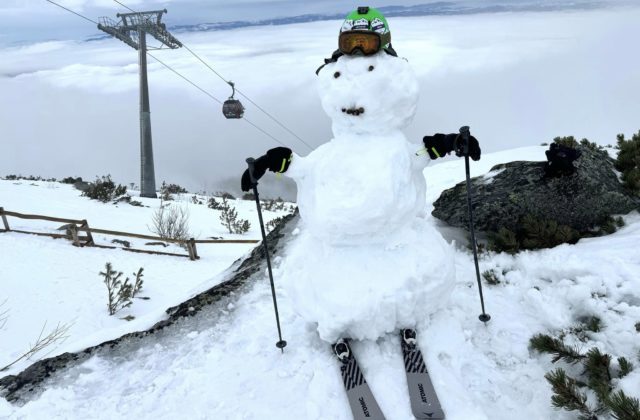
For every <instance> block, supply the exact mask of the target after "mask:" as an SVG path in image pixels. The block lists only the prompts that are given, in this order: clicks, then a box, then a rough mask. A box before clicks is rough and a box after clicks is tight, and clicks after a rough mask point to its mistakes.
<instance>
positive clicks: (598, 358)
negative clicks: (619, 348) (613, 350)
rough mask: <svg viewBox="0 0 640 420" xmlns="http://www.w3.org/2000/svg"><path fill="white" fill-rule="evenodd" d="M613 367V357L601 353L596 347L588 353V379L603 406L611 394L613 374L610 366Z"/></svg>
mask: <svg viewBox="0 0 640 420" xmlns="http://www.w3.org/2000/svg"><path fill="white" fill-rule="evenodd" d="M610 365H611V356H610V355H608V354H606V353H601V352H600V350H599V349H598V348H596V347H594V348H592V349H591V350H589V351H588V352H587V358H586V360H585V363H584V367H585V370H586V374H587V377H588V378H589V388H591V389H592V390H593V391H594V392H595V393H596V396H597V397H598V400H599V401H600V403H601V404H603V405H604V404H605V402H606V400H607V398H608V397H609V394H610V393H611V389H612V388H611V373H610V371H609V366H610Z"/></svg>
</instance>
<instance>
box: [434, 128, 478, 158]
mask: <svg viewBox="0 0 640 420" xmlns="http://www.w3.org/2000/svg"><path fill="white" fill-rule="evenodd" d="M422 142H423V143H424V146H425V147H426V148H427V152H428V153H429V157H431V159H437V158H439V157H443V156H445V155H447V154H449V153H451V152H453V151H454V150H455V152H456V156H464V144H463V142H462V141H461V139H460V138H458V134H440V133H437V134H434V135H433V136H425V137H423V138H422ZM469 157H471V159H473V160H480V144H479V143H478V140H476V138H475V137H473V136H469Z"/></svg>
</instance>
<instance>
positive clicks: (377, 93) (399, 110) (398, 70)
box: [318, 51, 418, 136]
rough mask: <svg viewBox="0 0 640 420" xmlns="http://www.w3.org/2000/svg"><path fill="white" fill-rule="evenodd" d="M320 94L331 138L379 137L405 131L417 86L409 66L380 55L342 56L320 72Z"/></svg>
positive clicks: (382, 52)
mask: <svg viewBox="0 0 640 420" xmlns="http://www.w3.org/2000/svg"><path fill="white" fill-rule="evenodd" d="M318 76H319V86H318V87H319V93H320V97H321V100H322V107H323V108H324V110H325V112H326V113H327V115H329V117H330V118H331V120H332V121H333V132H334V134H335V135H336V136H337V135H340V134H341V133H361V134H366V133H372V134H381V133H385V132H389V131H395V130H399V129H402V128H404V127H405V126H406V125H407V124H409V123H410V122H411V120H412V119H413V117H414V115H415V111H416V106H417V102H418V82H417V79H416V76H415V74H414V73H413V70H412V69H411V67H410V66H409V63H408V62H407V61H406V60H405V59H403V58H398V57H394V56H392V55H390V54H387V53H386V52H384V51H381V52H379V53H377V54H375V55H371V56H361V55H360V56H348V55H343V56H341V57H340V58H339V59H338V60H337V61H335V62H333V63H329V64H327V65H326V66H324V67H323V68H322V70H321V71H320V72H319V74H318Z"/></svg>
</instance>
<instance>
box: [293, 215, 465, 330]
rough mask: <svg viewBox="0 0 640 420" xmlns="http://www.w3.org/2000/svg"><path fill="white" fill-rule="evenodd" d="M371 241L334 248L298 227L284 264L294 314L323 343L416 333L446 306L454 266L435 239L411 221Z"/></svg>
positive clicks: (447, 248) (428, 229) (439, 239)
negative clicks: (412, 329)
mask: <svg viewBox="0 0 640 420" xmlns="http://www.w3.org/2000/svg"><path fill="white" fill-rule="evenodd" d="M374 238H375V234H372V239H371V240H370V241H363V243H362V244H359V245H353V244H350V245H348V246H347V245H345V246H341V245H340V244H331V243H327V242H322V241H320V240H318V239H316V238H315V237H313V236H312V235H311V234H309V233H307V232H306V231H305V230H304V228H303V229H302V230H301V232H300V234H299V235H298V237H297V238H296V239H295V240H294V241H293V242H292V244H291V247H290V251H289V252H288V254H287V256H286V258H285V260H284V261H283V266H282V268H283V270H282V281H283V284H284V286H285V288H286V291H287V294H288V296H289V298H290V299H291V301H292V304H293V306H294V309H295V311H296V312H297V313H298V314H299V315H300V316H301V317H302V318H304V320H305V321H306V322H308V323H312V324H315V325H316V326H317V330H318V333H319V334H320V337H321V338H322V339H324V340H326V341H329V342H334V341H336V340H337V339H339V338H347V337H348V338H353V339H359V340H362V339H372V340H375V339H377V338H378V337H380V336H382V335H384V334H386V333H389V332H392V331H394V330H396V329H399V328H410V327H415V326H416V325H417V324H419V323H420V322H421V321H424V320H426V319H427V318H428V317H429V315H430V314H432V313H434V312H436V311H438V310H439V309H440V308H442V307H443V306H444V305H446V303H447V300H448V298H449V295H450V294H451V291H452V290H453V287H454V281H455V267H454V259H453V250H452V249H451V247H450V246H449V245H448V244H447V243H446V242H445V241H444V239H443V238H442V236H441V235H440V233H439V232H437V231H436V230H435V229H434V228H433V227H432V226H430V225H429V224H427V223H426V222H425V220H423V219H420V218H416V219H415V221H414V222H413V223H412V224H411V225H409V226H407V227H405V228H403V229H402V231H400V232H397V233H396V234H395V235H394V236H393V238H387V239H386V240H385V241H380V238H375V239H377V240H374Z"/></svg>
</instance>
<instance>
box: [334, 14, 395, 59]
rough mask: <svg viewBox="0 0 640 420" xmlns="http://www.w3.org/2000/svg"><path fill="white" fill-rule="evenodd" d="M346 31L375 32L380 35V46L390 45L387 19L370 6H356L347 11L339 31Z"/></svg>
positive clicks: (384, 47) (387, 46) (385, 47)
mask: <svg viewBox="0 0 640 420" xmlns="http://www.w3.org/2000/svg"><path fill="white" fill-rule="evenodd" d="M346 31H366V32H375V33H377V34H379V35H380V37H381V40H382V46H381V47H382V48H383V49H387V48H389V47H390V46H391V31H389V24H388V23H387V19H386V18H385V17H384V16H383V15H382V13H380V11H379V10H377V9H374V8H371V7H358V8H357V9H356V10H354V11H353V12H351V13H349V14H348V15H347V17H346V18H345V20H344V22H343V23H342V28H341V29H340V33H342V32H346Z"/></svg>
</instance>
